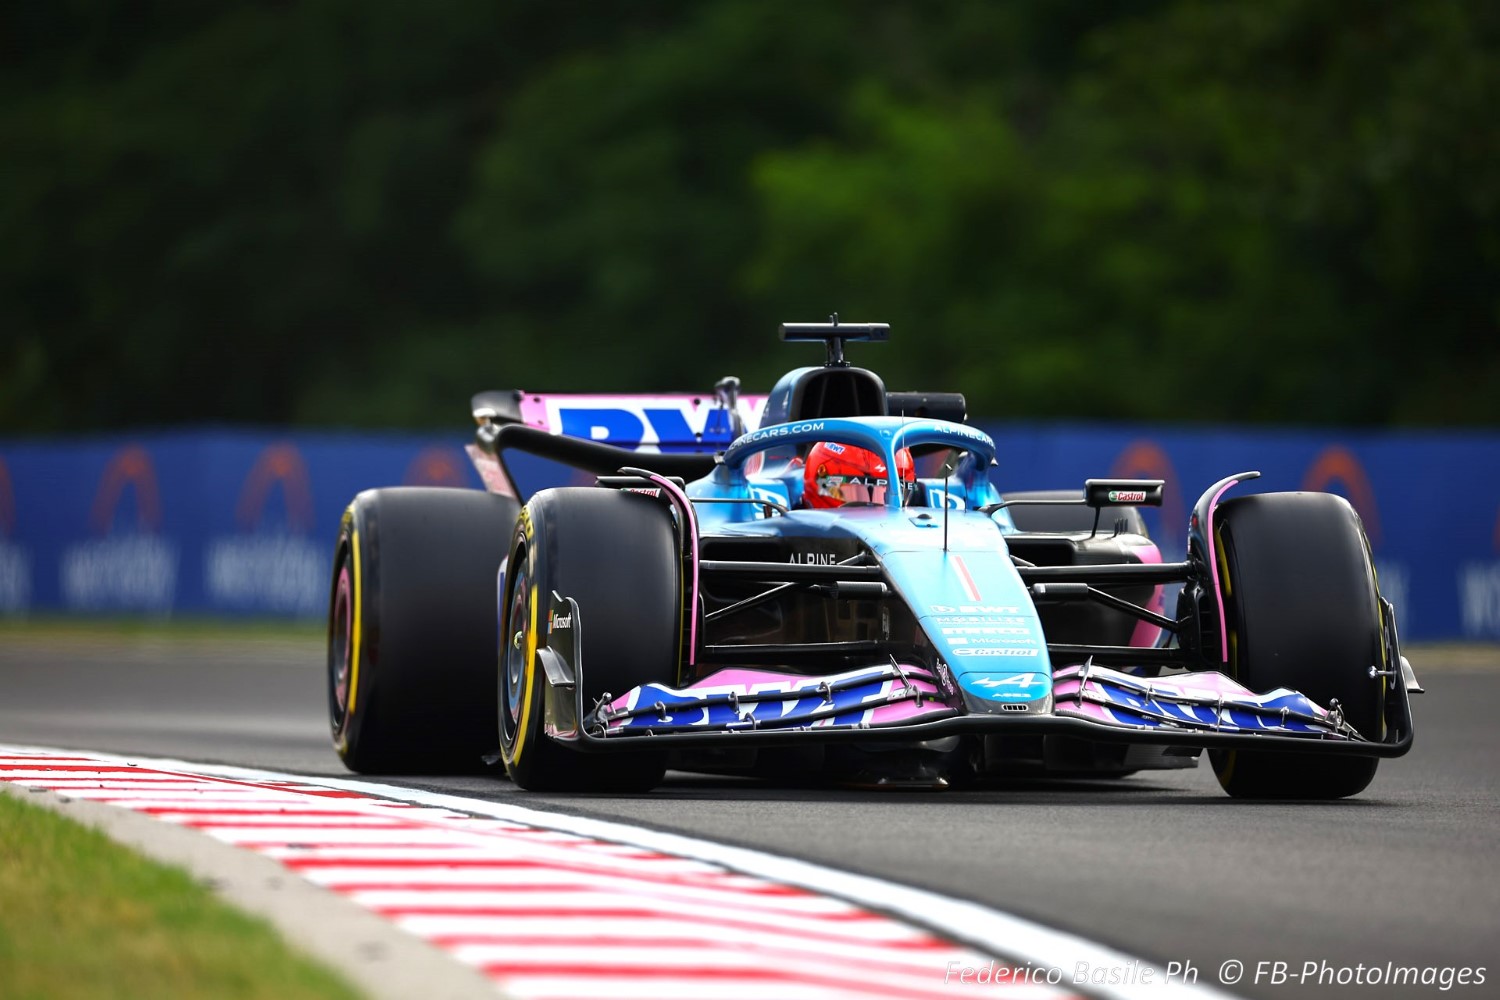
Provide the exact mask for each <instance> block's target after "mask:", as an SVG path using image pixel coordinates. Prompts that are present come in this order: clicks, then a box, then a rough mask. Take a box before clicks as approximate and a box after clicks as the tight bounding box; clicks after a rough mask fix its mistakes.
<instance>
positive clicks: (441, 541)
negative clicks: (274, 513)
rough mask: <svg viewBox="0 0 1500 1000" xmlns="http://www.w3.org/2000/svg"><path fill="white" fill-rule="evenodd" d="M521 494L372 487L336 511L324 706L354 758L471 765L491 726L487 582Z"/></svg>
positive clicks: (385, 768)
mask: <svg viewBox="0 0 1500 1000" xmlns="http://www.w3.org/2000/svg"><path fill="white" fill-rule="evenodd" d="M518 511H519V504H518V503H517V502H516V501H514V500H511V499H509V498H506V497H499V496H494V495H492V494H489V493H481V492H479V491H477V490H460V489H431V488H419V487H403V488H398V489H383V490H369V491H366V492H364V493H361V494H360V495H359V496H357V497H355V499H354V502H353V503H352V504H350V505H349V509H348V510H346V511H345V512H344V517H343V521H342V523H341V524H340V527H339V539H338V547H337V549H336V550H335V553H334V564H333V586H332V593H331V596H330V599H329V615H328V715H329V723H330V727H331V729H332V733H333V744H334V747H335V749H337V750H338V753H339V756H340V757H342V758H343V760H344V763H345V764H346V765H348V766H349V767H350V768H351V769H352V770H355V771H359V772H362V773H367V774H368V773H381V774H422V773H436V772H443V771H474V770H476V769H478V768H479V766H480V762H481V757H482V756H483V755H484V754H487V753H492V752H494V750H495V747H496V746H497V745H498V742H499V734H498V733H497V731H496V728H495V715H494V711H493V709H492V708H491V706H492V705H494V703H495V656H496V653H497V642H496V638H495V604H496V601H495V590H496V576H497V574H498V572H499V569H500V560H501V559H502V558H504V556H505V546H506V543H507V541H508V540H509V538H510V535H511V530H512V528H513V527H514V525H515V520H516V514H517V512H518Z"/></svg>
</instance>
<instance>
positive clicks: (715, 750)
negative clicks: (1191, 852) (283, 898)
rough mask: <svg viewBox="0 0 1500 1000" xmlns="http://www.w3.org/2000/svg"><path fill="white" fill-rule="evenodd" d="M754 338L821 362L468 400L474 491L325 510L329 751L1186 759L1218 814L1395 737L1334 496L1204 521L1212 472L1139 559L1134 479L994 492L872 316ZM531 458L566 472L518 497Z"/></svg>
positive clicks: (541, 760) (933, 768) (927, 776)
mask: <svg viewBox="0 0 1500 1000" xmlns="http://www.w3.org/2000/svg"><path fill="white" fill-rule="evenodd" d="M781 334H782V338H783V339H784V340H789V341H821V342H823V343H824V345H825V347H826V351H827V360H826V363H825V364H823V365H821V366H818V367H806V368H798V369H796V370H794V371H792V372H790V373H789V374H787V375H786V376H785V377H783V378H782V379H781V381H780V382H779V383H778V384H777V385H776V387H775V388H774V389H773V390H772V391H771V393H770V395H769V396H767V397H763V398H755V397H748V396H742V395H741V394H740V393H739V384H738V381H737V380H734V379H725V380H723V381H721V382H720V383H719V384H718V386H717V387H716V389H715V392H714V393H713V394H712V396H697V397H689V396H618V397H599V396H566V395H538V394H532V393H524V392H519V391H516V392H486V393H481V394H480V395H478V396H476V397H474V407H473V411H474V417H475V420H476V422H477V423H478V434H477V441H476V443H475V444H473V445H471V446H470V448H469V453H470V456H471V457H472V458H473V460H474V462H475V466H476V468H477V469H478V471H479V473H480V478H481V479H482V481H483V482H484V484H485V486H486V490H485V491H479V490H462V489H426V488H398V489H379V490H370V491H367V492H364V493H361V494H360V495H359V496H357V497H356V498H355V499H354V501H353V503H351V504H350V506H349V508H348V510H347V511H346V513H345V515H344V518H343V523H342V527H341V530H340V534H339V539H338V547H337V551H336V556H335V561H334V572H333V586H332V596H331V603H330V621H329V633H328V635H329V644H328V677H329V710H330V718H331V725H332V732H333V738H334V743H335V746H336V747H337V749H338V752H339V754H340V755H341V756H342V758H343V760H344V762H345V763H346V764H347V765H348V766H349V767H350V768H352V769H354V770H356V771H362V772H383V773H417V772H433V771H443V770H455V769H462V770H472V769H473V768H474V767H475V766H476V764H477V762H478V761H479V760H480V759H481V758H484V757H488V759H489V760H490V762H491V763H494V762H497V761H503V763H504V767H505V770H506V772H507V773H508V774H509V776H510V778H511V779H512V780H513V781H514V782H515V783H516V784H517V785H519V786H521V787H522V788H526V789H536V790H611V791H634V790H645V789H649V788H650V787H652V786H653V785H655V784H657V783H658V782H659V781H660V780H661V779H662V776H663V773H664V771H665V769H666V768H668V767H672V768H677V769H686V770H700V771H709V772H740V773H748V774H761V775H771V776H776V775H781V776H794V777H796V778H797V779H798V780H808V779H809V778H810V777H821V778H826V779H828V780H831V781H835V782H840V783H844V784H852V785H856V786H873V787H881V786H918V787H942V786H944V785H946V784H949V783H959V782H966V781H974V780H981V779H983V778H985V777H986V776H996V775H1000V776H1006V775H1021V774H1027V773H1063V774H1075V775H1089V776H1114V775H1122V774H1126V773H1130V772H1134V771H1137V770H1141V769H1150V768H1170V767H1187V766H1194V765H1195V764H1196V763H1197V760H1198V758H1199V756H1200V755H1201V753H1202V751H1204V750H1207V751H1208V754H1209V757H1210V759H1211V761H1212V763H1213V766H1214V770H1215V772H1216V774H1217V776H1218V779H1219V782H1220V783H1221V784H1222V785H1223V787H1224V789H1225V790H1226V791H1228V792H1229V793H1230V794H1231V795H1234V796H1241V797H1251V798H1317V799H1325V798H1338V797H1342V796H1347V795H1353V794H1355V793H1357V792H1359V791H1361V790H1362V789H1363V788H1365V787H1366V786H1367V785H1368V784H1369V782H1370V780H1371V779H1372V778H1373V776H1374V774H1375V769H1376V765H1377V764H1378V762H1379V760H1380V759H1381V758H1383V757H1396V756H1400V755H1401V754H1404V753H1406V752H1407V750H1408V749H1410V747H1411V744H1412V717H1411V709H1410V699H1409V692H1414V691H1420V690H1421V689H1420V687H1419V686H1418V685H1417V682H1416V678H1415V676H1414V674H1413V672H1412V670H1411V667H1410V665H1409V664H1408V663H1407V661H1406V659H1405V658H1404V657H1403V656H1402V655H1401V651H1400V647H1399V644H1398V640H1397V635H1396V626H1395V620H1396V619H1395V615H1394V611H1393V608H1392V606H1391V604H1390V602H1389V601H1387V600H1386V599H1385V598H1384V597H1383V596H1382V595H1381V593H1380V591H1379V588H1378V586H1377V584H1376V579H1375V573H1374V569H1373V566H1372V563H1371V557H1370V549H1369V543H1368V541H1367V539H1366V537H1365V533H1364V530H1363V528H1362V526H1361V524H1360V520H1359V517H1358V516H1357V515H1356V513H1355V512H1354V509H1353V508H1352V507H1351V506H1350V505H1349V504H1348V503H1347V502H1346V501H1345V500H1343V499H1342V498H1340V497H1337V496H1334V495H1332V494H1327V493H1268V494H1259V495H1245V496H1239V497H1235V498H1229V499H1226V494H1227V493H1228V492H1229V491H1230V490H1231V489H1232V488H1234V487H1236V486H1238V485H1240V484H1242V483H1245V482H1247V481H1249V480H1252V479H1254V478H1255V477H1256V476H1257V475H1258V473H1255V472H1241V473H1237V474H1235V475H1231V476H1228V477H1227V478H1225V479H1223V480H1221V481H1219V482H1217V483H1215V484H1213V485H1212V486H1210V487H1209V488H1208V489H1207V490H1206V491H1205V492H1204V493H1203V494H1202V497H1201V499H1199V500H1198V502H1197V504H1196V505H1195V507H1194V508H1193V511H1192V516H1191V519H1190V523H1189V542H1188V550H1187V558H1186V559H1185V561H1182V562H1163V561H1162V556H1161V554H1160V552H1159V551H1158V549H1157V548H1156V546H1155V545H1154V544H1153V543H1152V541H1151V540H1150V538H1149V537H1147V535H1146V531H1145V527H1144V523H1143V520H1142V518H1141V516H1140V512H1139V510H1138V509H1137V508H1138V507H1140V506H1143V505H1159V504H1160V503H1161V497H1162V488H1163V483H1162V482H1160V481H1145V480H1105V479H1091V480H1089V481H1087V482H1086V483H1085V484H1084V488H1083V490H1082V491H1081V492H1079V491H1076V490H1075V491H1068V490H1062V491H1057V490H1053V491H1042V492H1026V493H1014V492H1006V493H1003V494H1002V493H1001V492H999V491H997V489H996V487H995V486H994V485H993V484H992V483H991V479H990V476H991V467H992V466H993V465H994V464H995V445H994V442H993V441H992V440H991V438H990V437H989V435H987V434H985V433H984V432H983V431H981V430H979V429H977V428H975V427H973V426H970V425H969V424H967V423H966V422H965V420H966V418H967V413H966V404H965V401H964V399H963V397H962V396H961V395H959V394H956V393H917V392H890V391H887V390H886V387H885V385H884V383H883V382H882V381H881V379H880V378H879V377H878V376H876V375H875V374H874V373H873V372H870V371H867V370H865V369H861V368H857V367H853V366H851V365H850V364H849V363H848V362H847V361H846V360H845V358H844V347H845V344H846V343H848V342H850V341H877V340H885V339H886V338H887V336H888V327H886V326H885V325H884V324H839V323H838V322H837V317H834V321H833V322H832V323H826V324H823V323H818V324H787V325H785V326H783V327H782V329H781ZM528 456H529V458H528ZM537 459H545V460H547V461H549V462H552V463H561V464H562V465H563V466H565V467H566V469H567V470H568V471H570V473H571V474H572V475H573V476H574V478H575V480H576V479H577V478H578V477H580V476H584V477H587V485H571V486H563V487H559V488H549V489H543V490H540V491H538V492H535V493H534V495H531V496H530V497H529V498H528V497H523V496H522V495H521V491H520V490H518V489H517V487H516V484H515V479H514V478H513V476H512V465H513V464H514V463H515V462H516V461H527V460H531V461H535V460H537ZM1168 587H1178V588H1180V592H1179V593H1178V595H1177V596H1176V598H1175V611H1174V613H1172V614H1170V615H1169V614H1167V613H1165V607H1164V593H1165V592H1166V588H1168ZM497 746H498V748H499V751H498V754H495V753H494V751H495V749H496V747H497Z"/></svg>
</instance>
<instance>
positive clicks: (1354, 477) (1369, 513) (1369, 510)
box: [1302, 444, 1380, 545]
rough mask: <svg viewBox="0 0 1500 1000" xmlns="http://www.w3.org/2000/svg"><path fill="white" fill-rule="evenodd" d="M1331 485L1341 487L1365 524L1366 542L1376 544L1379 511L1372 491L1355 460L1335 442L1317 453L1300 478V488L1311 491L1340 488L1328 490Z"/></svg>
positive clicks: (1378, 529)
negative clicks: (1367, 536) (1305, 473)
mask: <svg viewBox="0 0 1500 1000" xmlns="http://www.w3.org/2000/svg"><path fill="white" fill-rule="evenodd" d="M1335 484H1339V485H1342V486H1343V488H1344V489H1343V494H1345V495H1346V499H1348V501H1349V502H1350V503H1352V504H1353V505H1354V509H1355V510H1356V511H1358V512H1359V518H1360V520H1361V521H1363V522H1364V523H1365V534H1367V535H1369V536H1370V544H1371V545H1379V544H1380V512H1379V510H1378V509H1377V507H1376V505H1375V491H1374V490H1373V489H1371V488H1370V479H1369V477H1368V476H1366V475H1365V467H1364V466H1363V465H1362V464H1360V461H1359V459H1357V458H1355V457H1354V453H1353V452H1351V451H1350V450H1349V449H1348V448H1345V447H1344V446H1343V445H1338V444H1332V445H1329V446H1328V447H1327V448H1324V449H1323V450H1322V451H1321V452H1319V454H1318V457H1317V458H1315V459H1313V463H1312V465H1310V466H1308V469H1307V475H1306V476H1303V477H1302V488H1303V489H1304V490H1308V491H1312V492H1317V491H1327V492H1330V493H1338V492H1340V491H1338V490H1329V489H1328V487H1330V486H1333V485H1335Z"/></svg>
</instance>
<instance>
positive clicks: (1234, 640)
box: [1211, 524, 1240, 783]
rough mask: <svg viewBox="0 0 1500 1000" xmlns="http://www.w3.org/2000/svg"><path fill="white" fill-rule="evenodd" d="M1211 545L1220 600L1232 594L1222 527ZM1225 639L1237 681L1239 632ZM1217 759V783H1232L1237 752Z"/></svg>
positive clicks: (1229, 665) (1229, 663) (1236, 631)
mask: <svg viewBox="0 0 1500 1000" xmlns="http://www.w3.org/2000/svg"><path fill="white" fill-rule="evenodd" d="M1211 544H1213V545H1216V546H1217V547H1218V549H1219V582H1220V585H1221V586H1222V587H1223V595H1222V597H1221V598H1220V599H1221V600H1222V599H1223V598H1227V597H1229V596H1230V595H1231V594H1233V593H1234V590H1233V584H1231V583H1230V580H1229V558H1228V553H1227V552H1226V551H1225V549H1224V526H1223V525H1221V524H1216V525H1214V537H1213V542H1212V543H1211ZM1224 627H1225V628H1226V629H1227V628H1228V627H1229V619H1228V618H1227V617H1226V618H1225V619H1224ZM1227 639H1228V644H1229V662H1228V663H1227V664H1225V666H1227V667H1228V668H1229V676H1230V677H1233V678H1235V679H1236V680H1238V677H1237V675H1238V673H1239V670H1238V669H1237V667H1238V662H1239V658H1240V636H1239V631H1238V630H1235V631H1232V632H1230V633H1229V635H1228V636H1227ZM1219 759H1220V760H1221V761H1223V767H1220V768H1217V769H1216V772H1215V773H1217V774H1218V777H1219V781H1220V782H1223V783H1228V782H1230V781H1233V780H1234V765H1235V761H1237V760H1238V759H1239V751H1238V750H1226V751H1225V752H1224V753H1223V754H1222V755H1221V756H1220V758H1219Z"/></svg>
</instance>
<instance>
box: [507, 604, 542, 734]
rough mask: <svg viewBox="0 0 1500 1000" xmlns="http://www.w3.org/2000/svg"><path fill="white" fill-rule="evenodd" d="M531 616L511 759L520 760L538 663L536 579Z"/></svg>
mask: <svg viewBox="0 0 1500 1000" xmlns="http://www.w3.org/2000/svg"><path fill="white" fill-rule="evenodd" d="M530 585H531V589H530V595H531V596H530V601H529V603H530V605H531V607H530V611H531V618H530V620H529V621H528V622H527V624H526V644H525V645H526V662H525V663H524V664H523V665H522V667H521V713H520V715H519V717H518V718H517V719H516V745H515V746H514V747H512V748H511V751H510V759H511V760H512V761H519V760H520V759H521V751H522V750H523V749H524V748H525V746H526V730H527V727H528V725H529V724H530V722H531V675H532V674H533V673H534V672H535V671H533V670H532V665H533V664H534V663H536V641H537V637H536V620H537V591H536V583H535V581H530Z"/></svg>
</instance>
